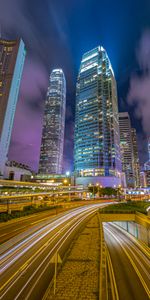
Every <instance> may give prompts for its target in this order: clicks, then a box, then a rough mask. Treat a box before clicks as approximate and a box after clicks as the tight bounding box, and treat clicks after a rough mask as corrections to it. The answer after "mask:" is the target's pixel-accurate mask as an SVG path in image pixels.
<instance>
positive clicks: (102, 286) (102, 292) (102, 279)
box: [98, 214, 108, 300]
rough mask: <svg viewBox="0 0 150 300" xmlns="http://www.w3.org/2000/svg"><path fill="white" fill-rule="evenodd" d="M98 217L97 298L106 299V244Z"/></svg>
mask: <svg viewBox="0 0 150 300" xmlns="http://www.w3.org/2000/svg"><path fill="white" fill-rule="evenodd" d="M98 217H99V228H100V275H99V300H104V299H105V300H108V286H107V266H106V245H105V240H104V232H103V225H102V221H101V219H100V216H99V214H98Z"/></svg>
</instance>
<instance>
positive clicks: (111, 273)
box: [106, 247, 119, 300]
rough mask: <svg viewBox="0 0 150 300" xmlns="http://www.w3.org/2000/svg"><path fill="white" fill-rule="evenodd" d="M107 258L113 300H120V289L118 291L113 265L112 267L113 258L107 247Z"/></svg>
mask: <svg viewBox="0 0 150 300" xmlns="http://www.w3.org/2000/svg"><path fill="white" fill-rule="evenodd" d="M106 258H107V267H108V273H109V279H110V288H111V296H112V300H119V294H118V289H117V285H116V280H115V275H114V270H113V265H112V261H111V257H110V254H109V251H108V248H107V247H106Z"/></svg>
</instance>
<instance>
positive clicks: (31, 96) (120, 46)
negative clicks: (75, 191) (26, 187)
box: [0, 0, 150, 171]
mask: <svg viewBox="0 0 150 300" xmlns="http://www.w3.org/2000/svg"><path fill="white" fill-rule="evenodd" d="M0 30H1V34H2V37H3V38H17V37H21V38H22V39H23V40H24V42H25V45H26V50H27V56H26V61H25V66H24V71H23V77H22V82H21V88H20V94H19V101H18V105H17V111H16V115H15V122H14V129H13V134H12V139H11V146H10V151H9V158H10V159H14V160H16V161H19V162H24V163H26V164H28V165H29V166H30V167H31V168H32V169H33V170H35V171H37V169H38V160H39V151H40V142H41V132H42V114H43V108H44V100H45V95H46V92H47V87H48V80H49V75H50V72H51V70H52V69H53V68H56V67H61V68H63V70H64V73H65V76H66V80H67V112H66V132H65V151H64V168H65V170H67V169H71V168H72V167H73V129H74V108H75V83H76V77H77V73H78V69H79V65H80V61H81V57H82V55H83V53H84V52H86V51H88V50H90V49H92V48H94V47H96V46H97V45H102V46H103V47H104V48H105V49H106V50H107V53H108V55H109V57H110V60H111V63H112V66H113V69H114V72H115V75H116V80H117V85H118V101H119V110H120V111H129V113H130V116H131V120H132V125H133V126H134V127H136V129H137V132H138V141H139V154H140V159H141V163H143V162H144V161H145V160H146V159H147V145H146V139H147V137H148V136H150V1H149V0H126V1H120V0H114V1H112V0H105V1H101V0H0Z"/></svg>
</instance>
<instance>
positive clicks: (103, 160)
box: [74, 46, 121, 184]
mask: <svg viewBox="0 0 150 300" xmlns="http://www.w3.org/2000/svg"><path fill="white" fill-rule="evenodd" d="M119 144H120V133H119V120H118V99H117V89H116V81H115V77H114V73H113V70H112V67H111V63H110V60H109V58H108V55H107V53H106V51H105V50H104V48H103V47H100V46H99V47H97V48H95V49H93V50H91V51H89V52H87V53H85V54H84V55H83V57H82V61H81V65H80V70H79V75H78V79H77V87H76V116H75V146H74V169H75V176H76V177H78V178H80V179H78V180H79V181H81V177H86V178H87V177H89V180H90V178H93V180H94V177H95V178H96V177H107V178H109V177H112V176H114V177H119V176H120V174H121V159H120V145H119ZM86 181H87V180H86ZM107 182H108V181H107ZM108 184H109V183H108Z"/></svg>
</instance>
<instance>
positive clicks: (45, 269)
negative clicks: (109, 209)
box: [0, 204, 104, 300]
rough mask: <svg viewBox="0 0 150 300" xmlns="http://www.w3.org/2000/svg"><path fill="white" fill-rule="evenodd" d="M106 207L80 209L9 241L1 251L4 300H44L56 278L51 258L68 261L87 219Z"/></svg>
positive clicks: (2, 296) (52, 219)
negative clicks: (69, 251)
mask: <svg viewBox="0 0 150 300" xmlns="http://www.w3.org/2000/svg"><path fill="white" fill-rule="evenodd" d="M100 206H104V204H97V205H94V204H93V205H88V206H84V207H80V208H77V209H74V210H71V211H68V212H65V213H62V214H61V215H58V216H56V217H55V218H50V219H49V220H47V219H46V220H45V221H43V222H42V226H41V223H38V224H37V225H36V230H35V227H34V230H33V228H29V229H28V230H26V231H25V232H23V233H21V234H19V235H17V236H15V237H14V238H13V239H10V240H8V241H7V242H6V243H4V244H3V245H2V246H1V249H0V255H1V257H0V261H1V263H0V273H1V282H0V289H1V299H7V300H8V299H9V300H11V299H12V300H16V299H26V300H27V299H36V300H38V299H42V296H43V295H44V293H45V291H46V289H47V287H48V285H49V283H50V281H51V279H52V277H53V274H54V264H53V263H51V258H52V257H53V256H54V254H55V253H56V251H57V252H58V253H59V255H60V257H62V258H63V257H64V255H65V254H66V251H67V248H68V246H69V244H70V242H71V240H72V239H73V237H74V234H75V233H76V232H78V230H79V228H81V227H82V226H83V224H84V222H85V221H86V220H87V218H88V217H89V218H90V216H91V215H92V214H93V213H94V212H96V211H97V209H98V208H99V207H100Z"/></svg>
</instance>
